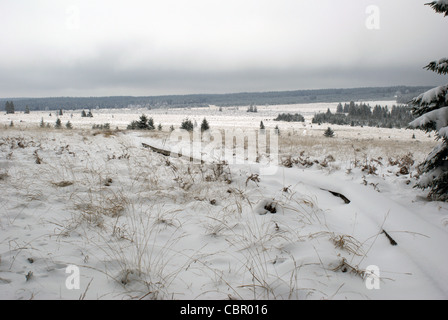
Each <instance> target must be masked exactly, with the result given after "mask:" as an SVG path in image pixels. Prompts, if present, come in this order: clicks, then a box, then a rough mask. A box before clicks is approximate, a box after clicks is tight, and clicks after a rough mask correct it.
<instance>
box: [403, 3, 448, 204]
mask: <svg viewBox="0 0 448 320" xmlns="http://www.w3.org/2000/svg"><path fill="white" fill-rule="evenodd" d="M427 5H429V6H431V7H432V8H433V9H434V10H435V11H436V12H439V13H445V16H447V15H448V2H447V1H446V0H439V1H433V2H431V3H427ZM447 62H448V59H447V58H443V59H440V60H438V61H434V62H431V63H430V64H429V65H428V66H426V67H425V69H428V70H431V71H433V72H436V73H439V74H447V73H448V69H447V68H448V66H447ZM411 105H412V107H413V108H412V112H413V114H414V115H415V116H417V119H415V120H414V121H412V122H411V123H410V126H412V127H414V128H420V129H422V130H425V131H426V132H431V131H435V137H436V140H437V141H440V143H439V144H438V145H437V146H436V147H435V148H434V149H433V151H432V152H431V153H430V154H429V155H428V157H427V158H426V160H425V161H424V162H423V163H421V164H420V165H419V169H420V171H421V176H420V179H419V181H418V183H417V185H416V186H417V187H418V188H421V189H430V192H429V194H428V197H429V198H431V199H433V200H440V201H448V85H444V86H440V87H437V88H434V89H431V90H429V91H427V92H425V93H423V94H421V95H419V96H418V97H416V98H414V99H413V100H412V101H411Z"/></svg>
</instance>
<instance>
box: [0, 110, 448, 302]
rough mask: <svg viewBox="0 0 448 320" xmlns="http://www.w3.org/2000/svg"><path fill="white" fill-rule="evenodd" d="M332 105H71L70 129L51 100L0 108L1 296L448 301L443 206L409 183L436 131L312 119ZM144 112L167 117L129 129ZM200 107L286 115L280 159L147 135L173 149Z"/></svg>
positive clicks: (233, 119)
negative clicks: (45, 106) (182, 145)
mask: <svg viewBox="0 0 448 320" xmlns="http://www.w3.org/2000/svg"><path fill="white" fill-rule="evenodd" d="M371 105H375V102H371ZM381 105H383V106H384V105H385V104H384V102H383V103H381ZM390 105H391V104H390ZM336 107H337V104H325V103H322V104H310V105H284V106H270V107H264V106H258V110H257V113H248V112H247V107H240V108H238V107H227V108H224V110H222V111H220V110H219V108H218V107H213V106H211V107H210V108H205V109H204V108H200V109H179V110H172V109H158V110H147V109H140V110H131V109H128V110H107V109H104V110H93V117H81V112H80V110H75V111H69V110H64V113H63V115H62V116H58V117H59V118H60V119H61V124H62V126H61V129H55V128H54V126H55V123H56V117H57V116H56V112H54V111H45V112H31V113H30V114H23V113H16V114H8V115H6V114H1V115H0V126H1V127H0V188H1V192H0V299H166V300H168V299H181V300H183V299H447V298H448V275H447V273H446V266H447V265H448V254H447V253H448V251H447V249H446V243H448V204H447V203H446V202H437V201H428V200H427V198H426V196H427V192H425V191H424V190H420V189H416V188H414V186H415V184H416V182H417V179H418V178H419V172H418V170H417V166H418V164H419V163H420V162H422V161H423V160H424V159H425V158H426V156H427V154H428V153H429V152H430V151H431V150H432V149H433V148H434V147H435V145H436V142H435V141H434V139H433V137H429V136H428V134H427V133H424V132H422V131H420V130H413V131H411V130H405V129H380V128H371V127H364V128H361V127H350V126H338V125H332V129H333V130H334V137H333V138H332V139H328V138H326V137H325V136H324V135H323V133H324V131H325V130H326V129H327V128H328V125H326V124H322V125H317V124H312V123H311V119H312V118H313V116H314V115H315V114H316V113H319V112H326V111H327V109H328V108H330V110H331V111H332V112H336ZM50 112H52V115H51V116H50V114H49V113H50ZM282 113H291V114H296V113H298V114H301V115H303V116H304V117H305V122H282V121H273V120H274V119H275V118H276V117H277V116H278V115H279V114H282ZM142 114H146V116H147V117H148V118H152V119H153V121H154V124H155V125H159V124H161V127H162V130H158V129H157V128H156V129H155V130H152V131H147V130H146V131H141V130H136V131H134V130H126V128H127V126H128V125H129V124H130V123H131V122H132V121H136V120H138V119H139V117H140V116H141V115H142ZM204 117H206V118H207V120H208V124H209V126H210V128H211V129H223V130H224V129H240V128H243V129H254V130H258V128H259V124H260V122H261V121H263V122H264V124H265V126H266V129H273V128H274V127H275V126H278V127H279V129H280V136H279V137H278V138H279V167H278V170H276V171H275V172H274V173H273V174H270V175H262V174H261V172H260V169H261V168H262V167H263V166H264V165H265V164H266V163H267V162H269V161H270V160H272V158H271V156H270V155H269V154H266V153H263V152H261V153H259V155H258V157H257V161H254V162H246V163H244V164H238V165H234V164H232V163H230V164H229V163H228V162H227V163H226V162H223V161H216V159H214V158H213V157H211V156H210V154H199V155H197V156H198V157H200V158H201V159H202V160H203V162H199V163H192V162H190V161H189V160H188V159H185V158H176V157H169V156H166V155H163V154H160V153H158V152H154V151H152V150H151V149H148V148H145V147H144V145H143V144H145V145H150V146H153V147H157V148H160V149H164V150H170V148H172V147H173V145H172V143H171V142H170V139H169V135H170V127H171V126H173V127H176V128H178V127H179V126H180V124H181V123H182V121H183V120H185V119H187V118H188V119H190V120H191V121H192V122H193V123H195V122H196V123H197V124H198V126H199V128H200V126H201V121H202V120H203V118H204ZM69 121H70V123H71V124H72V127H73V129H68V128H66V123H67V122H69ZM11 122H12V123H13V126H11ZM42 123H43V124H44V125H43V128H41V124H42ZM47 124H49V126H50V128H47ZM106 124H107V126H105V125H106ZM94 125H96V126H95V129H92V127H93V126H94ZM101 125H102V127H101ZM72 265H73V266H76V267H78V268H79V271H80V273H79V275H80V287H79V289H76V288H75V289H73V290H69V289H70V286H69V287H67V285H66V281H67V279H68V277H69V276H70V275H71V274H70V273H66V271H67V267H68V266H72ZM371 266H375V267H377V269H374V270H378V271H379V274H378V275H379V279H376V278H375V279H373V280H372V277H371V276H372V275H371V274H370V273H369V272H368V271H369V270H371V268H369V267H371ZM69 270H70V269H69ZM376 280H377V283H376ZM369 284H375V286H373V287H372V286H369Z"/></svg>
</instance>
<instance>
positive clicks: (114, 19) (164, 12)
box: [0, 0, 448, 98]
mask: <svg viewBox="0 0 448 320" xmlns="http://www.w3.org/2000/svg"><path fill="white" fill-rule="evenodd" d="M426 2H428V0H368V1H365V0H320V1H311V0H306V1H305V0H157V1H155V0H126V1H124V0H121V1H118V0H107V1H106V0H78V1H75V0H71V1H63V0H20V1H16V0H0V13H1V19H0V97H3V98H5V97H47V96H117V95H135V96H148V95H162V94H188V93H228V92H245V91H277V90H300V89H320V88H353V87H367V86H389V85H439V84H445V83H446V82H447V81H446V79H445V78H444V77H443V76H439V75H436V74H434V73H432V72H430V71H426V70H423V67H424V66H425V65H426V64H427V63H428V62H430V61H433V60H436V59H439V58H442V57H446V56H447V55H448V41H447V38H446V30H448V18H444V17H443V15H441V14H437V13H435V12H434V11H433V10H432V9H431V8H430V7H428V6H424V3H426ZM372 5H373V7H369V6H372Z"/></svg>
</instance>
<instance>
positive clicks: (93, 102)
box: [0, 86, 431, 111]
mask: <svg viewBox="0 0 448 320" xmlns="http://www.w3.org/2000/svg"><path fill="white" fill-rule="evenodd" d="M430 88H431V87H423V86H420V87H406V86H396V87H380V88H376V87H373V88H353V89H320V90H295V91H279V92H245V93H230V94H192V95H170V96H146V97H131V96H116V97H56V98H15V99H0V104H4V103H5V102H6V100H8V101H9V100H11V101H13V102H14V104H15V107H16V111H19V110H20V111H23V110H25V108H26V106H27V105H28V106H29V109H30V110H31V111H34V110H59V109H64V110H77V109H91V110H94V109H96V108H100V109H116V108H128V107H129V106H139V107H143V108H148V109H150V108H185V107H208V106H209V105H216V106H218V107H226V106H249V105H253V106H254V105H276V104H301V103H314V102H337V101H351V100H354V101H356V100H360V99H363V100H376V101H382V100H396V99H405V100H406V99H407V97H408V96H409V97H410V96H416V95H419V94H421V93H423V92H425V91H426V90H428V89H430Z"/></svg>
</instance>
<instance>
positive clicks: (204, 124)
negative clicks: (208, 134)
mask: <svg viewBox="0 0 448 320" xmlns="http://www.w3.org/2000/svg"><path fill="white" fill-rule="evenodd" d="M209 129H210V126H209V124H208V121H207V119H205V118H204V120H202V123H201V131H202V132H204V131H207V130H209Z"/></svg>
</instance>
